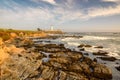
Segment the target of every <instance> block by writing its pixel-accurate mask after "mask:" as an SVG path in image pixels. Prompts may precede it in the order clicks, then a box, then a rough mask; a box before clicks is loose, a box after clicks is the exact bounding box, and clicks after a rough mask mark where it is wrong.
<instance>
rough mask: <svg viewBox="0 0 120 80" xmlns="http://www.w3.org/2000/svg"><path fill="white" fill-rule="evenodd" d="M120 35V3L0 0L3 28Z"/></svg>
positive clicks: (110, 0)
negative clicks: (52, 28) (118, 33)
mask: <svg viewBox="0 0 120 80" xmlns="http://www.w3.org/2000/svg"><path fill="white" fill-rule="evenodd" d="M50 26H53V27H54V29H61V30H63V31H66V32H120V0H0V28H7V29H22V30H23V29H25V30H36V29H37V28H40V29H43V30H44V29H47V30H49V29H50Z"/></svg>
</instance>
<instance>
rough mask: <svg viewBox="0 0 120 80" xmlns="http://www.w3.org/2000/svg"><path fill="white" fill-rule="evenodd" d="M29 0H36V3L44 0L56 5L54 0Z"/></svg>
mask: <svg viewBox="0 0 120 80" xmlns="http://www.w3.org/2000/svg"><path fill="white" fill-rule="evenodd" d="M31 1H33V2H36V3H38V2H40V1H44V2H47V3H49V4H52V5H56V2H55V0H31Z"/></svg>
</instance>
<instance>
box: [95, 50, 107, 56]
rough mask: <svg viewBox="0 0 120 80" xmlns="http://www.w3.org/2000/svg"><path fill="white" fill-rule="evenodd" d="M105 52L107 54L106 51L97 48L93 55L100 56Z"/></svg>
mask: <svg viewBox="0 0 120 80" xmlns="http://www.w3.org/2000/svg"><path fill="white" fill-rule="evenodd" d="M106 54H108V52H105V51H102V50H99V51H98V52H93V55H102V56H106Z"/></svg>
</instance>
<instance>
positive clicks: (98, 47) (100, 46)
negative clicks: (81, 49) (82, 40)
mask: <svg viewBox="0 0 120 80" xmlns="http://www.w3.org/2000/svg"><path fill="white" fill-rule="evenodd" d="M94 48H103V46H96V47H94Z"/></svg>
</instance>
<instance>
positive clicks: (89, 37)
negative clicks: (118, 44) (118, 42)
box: [80, 36, 115, 40]
mask: <svg viewBox="0 0 120 80" xmlns="http://www.w3.org/2000/svg"><path fill="white" fill-rule="evenodd" d="M107 39H115V38H113V37H99V36H84V37H83V38H81V39H80V40H107Z"/></svg>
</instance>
